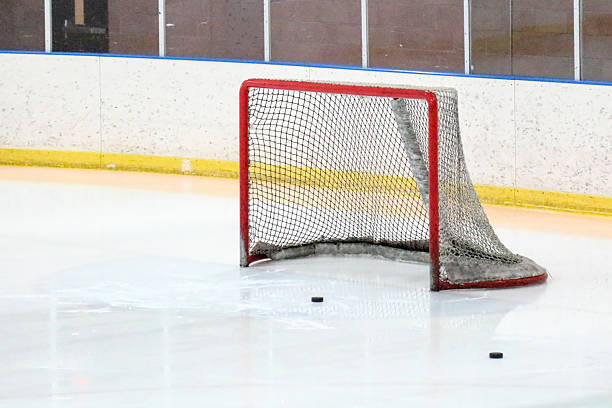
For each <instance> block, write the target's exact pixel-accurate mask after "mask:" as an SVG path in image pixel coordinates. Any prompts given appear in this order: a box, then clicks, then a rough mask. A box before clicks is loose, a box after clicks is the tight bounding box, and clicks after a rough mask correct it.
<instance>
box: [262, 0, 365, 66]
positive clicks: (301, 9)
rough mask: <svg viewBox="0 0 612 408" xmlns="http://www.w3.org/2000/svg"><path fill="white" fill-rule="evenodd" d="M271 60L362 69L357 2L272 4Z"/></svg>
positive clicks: (297, 0)
mask: <svg viewBox="0 0 612 408" xmlns="http://www.w3.org/2000/svg"><path fill="white" fill-rule="evenodd" d="M270 6H271V9H270V14H271V37H272V40H271V58H272V59H273V60H275V61H298V62H311V63H322V64H340V65H361V2H360V0H309V1H303V0H283V1H273V2H271V5H270Z"/></svg>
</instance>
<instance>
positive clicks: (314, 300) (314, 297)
mask: <svg viewBox="0 0 612 408" xmlns="http://www.w3.org/2000/svg"><path fill="white" fill-rule="evenodd" d="M310 300H312V301H313V302H315V303H320V302H322V301H323V296H313V297H312V298H311V299H310Z"/></svg>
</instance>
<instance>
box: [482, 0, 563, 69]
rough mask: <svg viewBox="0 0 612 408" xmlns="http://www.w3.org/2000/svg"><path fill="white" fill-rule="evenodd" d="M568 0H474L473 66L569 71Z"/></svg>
mask: <svg viewBox="0 0 612 408" xmlns="http://www.w3.org/2000/svg"><path fill="white" fill-rule="evenodd" d="M573 53H574V45H573V1H572V0H513V1H510V0H473V2H472V72H474V73H481V74H494V75H524V76H542V77H557V78H571V77H573V63H574V59H573Z"/></svg>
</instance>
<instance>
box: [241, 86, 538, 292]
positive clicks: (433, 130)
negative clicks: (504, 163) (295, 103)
mask: <svg viewBox="0 0 612 408" xmlns="http://www.w3.org/2000/svg"><path fill="white" fill-rule="evenodd" d="M251 88H268V89H279V90H291V91H303V92H318V93H337V94H350V95H360V96H378V97H388V98H408V99H421V100H424V101H425V102H426V103H427V107H428V131H429V136H428V149H429V152H428V158H429V256H430V259H431V289H432V290H434V291H438V290H443V289H465V288H502V287H512V286H523V285H529V284H534V283H539V282H543V281H545V280H546V278H547V274H546V273H544V274H543V275H538V276H533V277H526V278H517V279H509V280H492V281H491V280H490V281H480V282H470V283H464V284H453V283H449V282H445V281H441V280H440V227H439V226H440V221H439V220H440V215H439V193H438V185H439V183H438V98H437V96H436V94H435V93H434V92H432V91H427V90H422V89H410V88H392V87H384V86H381V87H379V86H365V85H345V84H332V83H324V82H302V81H285V80H271V79H248V80H246V81H244V82H243V83H242V86H241V87H240V235H241V238H242V241H241V245H243V247H242V248H241V250H242V251H244V254H245V258H246V264H243V265H242V266H248V265H249V264H251V263H253V262H256V261H259V260H263V259H267V257H266V256H264V255H250V254H249V151H248V146H249V143H248V137H249V89H251Z"/></svg>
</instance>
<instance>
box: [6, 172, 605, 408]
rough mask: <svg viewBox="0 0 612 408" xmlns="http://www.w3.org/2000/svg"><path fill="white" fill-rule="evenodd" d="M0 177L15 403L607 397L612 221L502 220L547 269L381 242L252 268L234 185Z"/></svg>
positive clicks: (425, 402)
mask: <svg viewBox="0 0 612 408" xmlns="http://www.w3.org/2000/svg"><path fill="white" fill-rule="evenodd" d="M0 197H2V200H0V276H2V285H1V286H0V328H1V329H0V330H1V333H2V341H1V342H0V361H1V362H2V364H0V406H1V407H5V406H6V407H47V406H49V407H123V406H129V407H181V406H190V407H191V406H210V407H264V406H265V407H276V406H288V407H312V406H321V407H361V406H363V407H451V406H452V407H534V406H538V407H541V406H551V407H558V406H563V407H609V406H612V346H611V344H612V297H611V296H610V292H611V289H612V288H611V286H612V284H611V282H610V278H611V275H610V272H609V271H610V265H612V240H610V239H604V238H594V237H589V236H579V235H569V234H565V235H564V234H551V233H546V232H539V231H527V230H521V229H507V228H504V229H499V228H498V229H497V232H498V233H499V235H500V238H501V240H502V242H504V243H505V244H506V245H507V246H508V247H509V248H511V249H512V250H514V251H516V252H520V253H522V254H525V255H526V256H528V257H531V258H533V259H534V260H536V261H537V262H538V263H540V264H542V265H543V266H544V267H546V268H547V269H548V270H549V272H550V274H551V278H550V279H549V281H548V283H546V284H545V285H539V286H533V287H525V288H518V289H505V290H472V291H449V292H442V293H432V292H429V290H428V287H429V278H428V269H427V268H428V267H427V266H426V265H419V264H410V263H399V262H392V261H388V260H381V259H376V258H368V257H358V256H346V257H314V258H302V259H292V260H285V261H275V262H263V263H259V264H257V265H256V266H253V267H250V268H239V267H238V266H237V264H238V255H239V251H238V201H237V200H236V199H233V198H222V197H215V196H206V195H196V194H181V193H170V192H159V191H143V190H136V189H128V188H114V187H108V186H106V187H102V186H95V185H75V184H60V183H44V182H38V183H37V182H20V181H2V180H0ZM312 296H324V297H325V302H324V303H320V304H314V303H311V302H310V298H311V297H312ZM490 351H502V352H504V359H502V360H490V359H489V357H488V354H489V352H490Z"/></svg>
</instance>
